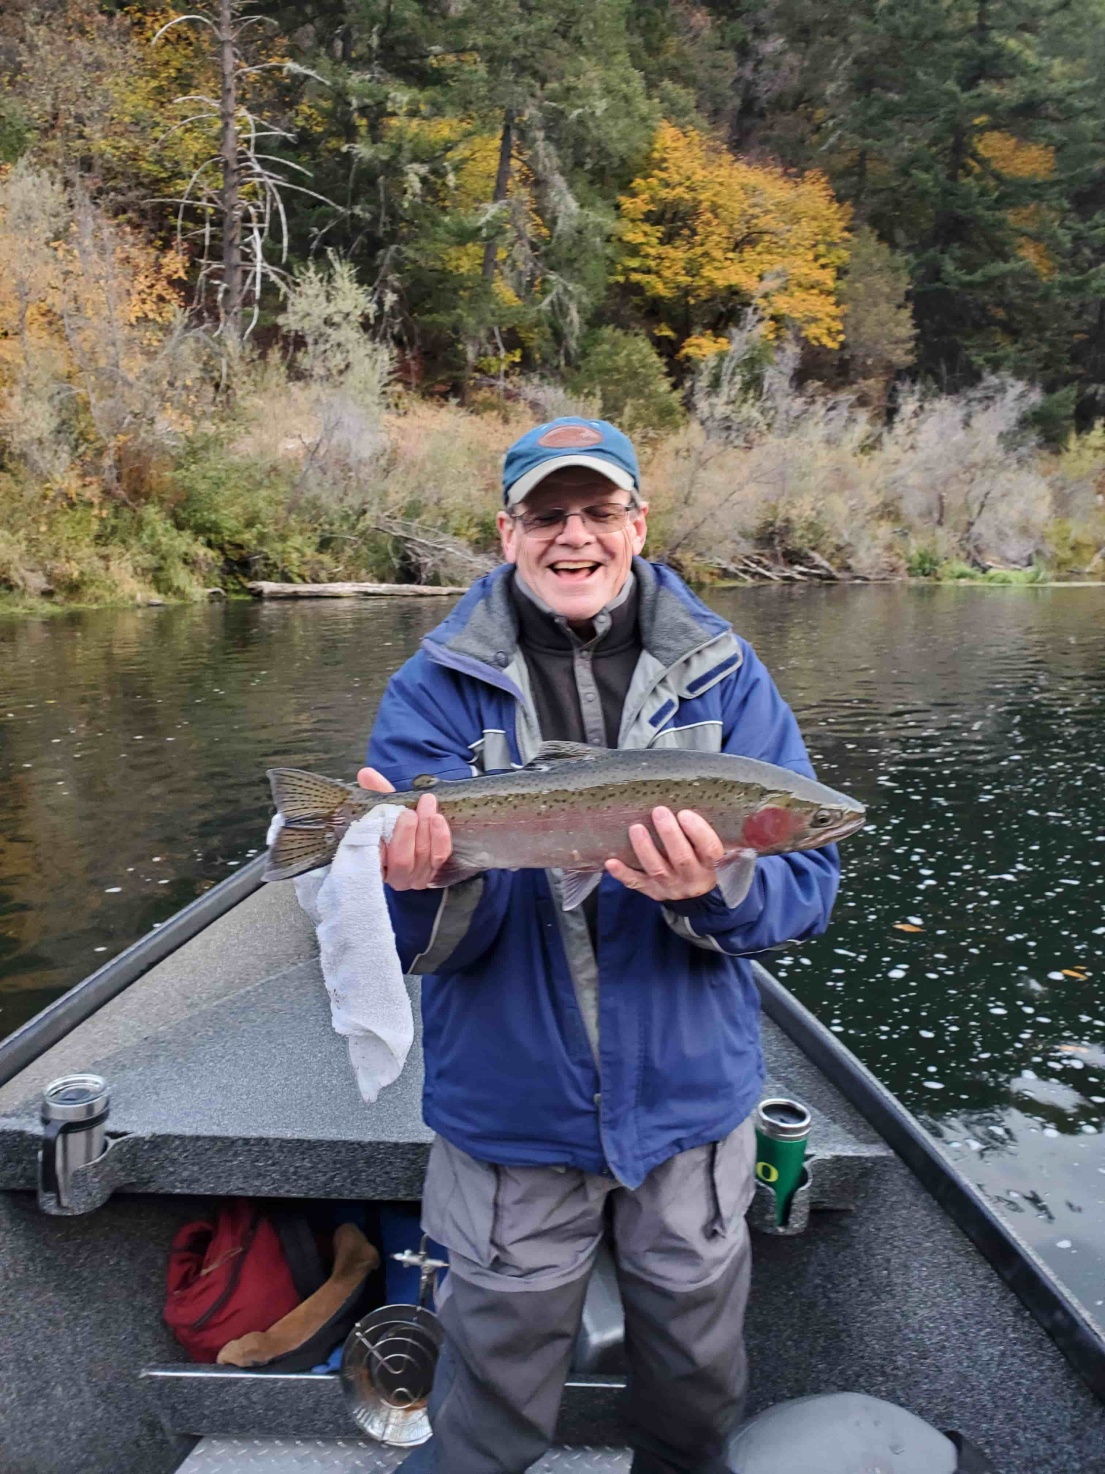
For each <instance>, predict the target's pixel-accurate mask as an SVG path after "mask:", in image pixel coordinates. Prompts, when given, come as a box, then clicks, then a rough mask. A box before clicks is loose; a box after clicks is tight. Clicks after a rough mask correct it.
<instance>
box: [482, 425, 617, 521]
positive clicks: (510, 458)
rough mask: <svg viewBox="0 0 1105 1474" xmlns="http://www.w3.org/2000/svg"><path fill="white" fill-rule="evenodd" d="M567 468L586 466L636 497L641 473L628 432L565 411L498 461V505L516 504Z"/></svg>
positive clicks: (524, 436) (529, 431)
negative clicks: (500, 501) (500, 494)
mask: <svg viewBox="0 0 1105 1474" xmlns="http://www.w3.org/2000/svg"><path fill="white" fill-rule="evenodd" d="M566 466H586V467H588V469H590V470H592V471H598V472H599V473H600V475H603V476H605V477H606V478H607V479H608V480H609V481H612V482H613V483H614V485H615V486H620V487H621V488H622V490H623V491H631V492H632V493H633V496H634V499H635V500H636V501H640V488H641V472H640V468H639V467H638V465H637V453H636V451H635V450H634V449H633V445H632V442H631V441H630V439H629V437H628V436H627V435H623V434H622V432H621V431H620V430H617V429H615V428H614V426H613V425H611V424H610V423H609V422H608V421H607V420H581V419H577V418H576V417H575V416H574V415H564V416H562V417H561V418H560V419H558V420H549V421H548V423H547V424H545V425H538V426H537V427H536V428H535V429H533V430H527V431H526V433H525V434H524V435H523V436H522V437H521V438H520V439H519V440H516V441H515V442H514V444H513V445H512V446H511V447H510V449H509V450H508V451H507V453H506V457H505V459H504V460H503V503H504V505H506V506H508V507H513V506H516V505H517V504H518V503H519V502H520V501H522V500H523V498H524V497H526V496H528V495H529V493H530V492H531V491H532V490H533V488H534V487H535V486H536V485H537V484H538V482H540V481H543V480H544V479H545V477H546V476H548V475H550V474H551V473H552V472H553V471H561V470H563V469H564V468H565V467H566Z"/></svg>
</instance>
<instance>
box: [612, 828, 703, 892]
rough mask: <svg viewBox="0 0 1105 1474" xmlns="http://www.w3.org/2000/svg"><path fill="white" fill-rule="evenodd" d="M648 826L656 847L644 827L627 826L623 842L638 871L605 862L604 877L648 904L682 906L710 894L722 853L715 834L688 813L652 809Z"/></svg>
mask: <svg viewBox="0 0 1105 1474" xmlns="http://www.w3.org/2000/svg"><path fill="white" fill-rule="evenodd" d="M652 822H653V824H654V825H655V826H656V836H657V839H658V840H659V845H658V844H657V840H656V839H653V837H652V835H651V834H650V833H649V831H648V828H647V827H646V826H645V825H644V824H631V825H630V826H629V842H630V844H631V845H632V846H633V853H634V854H635V855H636V856H637V859H638V861H639V862H640V867H641V868H640V869H639V870H635V869H633V867H632V866H630V865H626V864H623V862H622V861H621V860H607V862H606V869H607V871H608V873H609V874H611V875H612V876H613V877H614V879H615V880H620V881H621V883H622V885H624V886H628V887H629V889H630V890H633V891H640V893H641V894H642V895H643V896H651V897H652V899H653V900H654V901H686V900H689V899H690V898H691V897H692V896H704V895H706V894H708V892H710V891H712V890H713V889H714V887H715V886H716V885H717V866H718V863H719V861H720V860H721V859H722V858H723V856H724V854H725V846H724V845H723V844H722V842H721V839H720V837H719V836H718V834H717V831H716V830H715V829H713V828H712V827H711V826H710V825H709V824H707V822H706V820H705V819H704V818H703V817H702V815H701V814H696V813H695V812H694V810H693V809H680V811H679V813H678V814H673V813H672V811H671V810H670V809H665V808H659V809H653V811H652ZM660 846H662V847H663V850H662V851H661V848H660Z"/></svg>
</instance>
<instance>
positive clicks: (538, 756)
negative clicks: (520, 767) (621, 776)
mask: <svg viewBox="0 0 1105 1474" xmlns="http://www.w3.org/2000/svg"><path fill="white" fill-rule="evenodd" d="M609 756H610V749H609V748H608V747H590V746H588V744H587V743H586V742H542V744H541V746H540V747H539V748H538V749H537V751H536V753H535V754H534V756H533V757H532V758H531V759H530V761H529V762H528V763H526V765H525V766H526V767H527V768H543V767H546V766H547V765H548V764H549V763H566V762H570V761H572V760H573V759H575V760H577V761H578V760H580V759H588V758H596V757H609Z"/></svg>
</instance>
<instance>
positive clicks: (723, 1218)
mask: <svg viewBox="0 0 1105 1474" xmlns="http://www.w3.org/2000/svg"><path fill="white" fill-rule="evenodd" d="M754 1162H755V1133H754V1130H753V1127H752V1123H751V1121H745V1122H744V1123H743V1124H742V1125H740V1126H738V1127H737V1129H736V1131H734V1132H733V1133H732V1134H731V1135H730V1136H728V1137H726V1138H725V1140H724V1141H720V1142H717V1143H715V1144H713V1145H711V1146H706V1147H697V1148H695V1149H693V1150H691V1151H688V1152H682V1153H680V1155H679V1156H677V1157H672V1158H670V1159H669V1161H667V1162H664V1163H662V1164H661V1165H660V1166H659V1167H657V1168H656V1169H655V1170H654V1171H653V1172H651V1173H650V1174H649V1176H648V1177H647V1178H646V1179H645V1181H644V1182H643V1183H642V1184H641V1186H640V1188H638V1189H637V1191H636V1192H635V1193H628V1192H625V1191H622V1192H618V1193H615V1195H614V1202H613V1209H614V1240H615V1249H616V1261H617V1268H618V1285H619V1288H620V1290H621V1296H622V1305H623V1308H624V1311H625V1346H626V1356H627V1358H628V1362H629V1386H628V1395H627V1399H626V1404H625V1417H626V1422H627V1424H628V1431H629V1442H630V1444H631V1446H632V1448H633V1450H634V1457H633V1465H632V1474H728V1465H727V1464H726V1462H725V1460H724V1450H725V1444H726V1441H727V1439H728V1437H729V1434H730V1433H731V1432H732V1431H733V1429H734V1428H735V1427H736V1425H737V1423H738V1422H739V1420H740V1416H741V1412H742V1410H743V1406H744V1395H745V1388H746V1385H747V1381H748V1364H747V1359H746V1357H745V1350H744V1334H743V1330H744V1314H745V1309H746V1307H747V1304H748V1290H749V1282H750V1278H751V1269H752V1255H751V1248H750V1245H749V1239H748V1227H747V1224H746V1223H745V1220H744V1215H745V1213H746V1211H747V1209H748V1205H749V1203H750V1202H751V1199H752V1193H753V1191H754V1186H755V1180H754V1177H753V1167H754Z"/></svg>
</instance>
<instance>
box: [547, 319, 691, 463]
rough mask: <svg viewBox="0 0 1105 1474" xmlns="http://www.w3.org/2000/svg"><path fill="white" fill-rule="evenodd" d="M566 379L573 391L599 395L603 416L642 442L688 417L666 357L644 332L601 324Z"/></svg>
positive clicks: (669, 429)
mask: <svg viewBox="0 0 1105 1474" xmlns="http://www.w3.org/2000/svg"><path fill="white" fill-rule="evenodd" d="M567 382H568V388H569V389H570V390H571V392H572V393H573V394H577V395H586V396H588V397H591V398H594V399H597V400H598V401H599V403H600V405H601V406H602V415H603V418H604V419H607V420H611V421H612V422H613V423H614V424H615V425H617V426H618V427H619V428H620V429H622V430H624V431H625V433H626V434H627V435H632V436H636V437H637V438H638V439H640V440H648V439H650V438H659V437H660V436H663V435H668V434H670V433H671V432H672V431H673V430H677V429H678V428H679V427H680V425H682V424H683V422H684V420H685V419H686V417H687V416H686V412H685V411H684V409H683V404H682V401H681V400H680V398H679V395H678V393H677V392H676V390H675V389H674V388H673V387H672V384H671V381H670V380H669V378H668V375H667V371H666V370H665V368H664V363H663V360H662V359H661V357H660V355H659V354H658V353H657V352H656V349H655V348H654V347H653V346H652V344H651V343H650V342H649V340H648V339H647V338H646V337H645V335H644V334H643V333H630V332H626V331H625V330H624V329H623V328H599V329H598V330H597V331H596V332H593V333H591V334H589V335H588V336H587V337H586V338H585V339H584V342H583V352H582V354H581V356H580V361H579V364H578V366H577V367H576V368H575V370H574V371H573V372H572V373H571V374H569V375H568V380H567Z"/></svg>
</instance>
